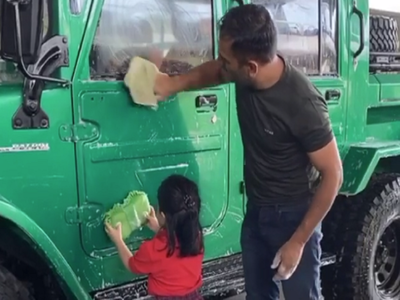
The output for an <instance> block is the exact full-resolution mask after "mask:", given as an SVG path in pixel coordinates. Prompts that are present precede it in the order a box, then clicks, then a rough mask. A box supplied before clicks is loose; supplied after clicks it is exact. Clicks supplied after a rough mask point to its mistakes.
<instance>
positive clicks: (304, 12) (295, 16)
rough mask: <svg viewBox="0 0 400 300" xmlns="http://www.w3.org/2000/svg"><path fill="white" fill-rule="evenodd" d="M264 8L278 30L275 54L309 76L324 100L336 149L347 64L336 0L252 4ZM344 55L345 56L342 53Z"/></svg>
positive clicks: (341, 135) (341, 131)
mask: <svg viewBox="0 0 400 300" xmlns="http://www.w3.org/2000/svg"><path fill="white" fill-rule="evenodd" d="M252 2H253V3H257V4H262V5H265V6H266V8H267V9H268V10H269V11H270V13H271V15H272V17H273V19H274V21H275V24H276V27H277V29H278V51H280V52H281V53H282V54H283V56H284V57H285V58H286V59H287V60H288V61H289V62H290V63H291V64H293V65H294V66H296V67H297V68H299V69H300V70H302V71H303V72H304V73H305V74H307V75H308V76H309V78H310V79H311V81H312V82H313V83H314V84H315V85H316V86H317V88H318V89H319V91H320V92H321V94H322V95H323V97H325V99H326V101H327V103H328V107H329V114H330V117H331V121H332V129H333V132H334V134H335V136H336V140H337V143H338V145H339V147H341V145H343V143H344V138H345V133H344V129H345V127H346V126H345V120H346V118H345V117H344V116H345V113H346V103H345V100H346V96H347V85H346V84H345V82H346V79H347V77H348V60H347V59H341V60H340V62H339V55H338V52H339V51H340V49H344V46H345V36H344V35H342V36H341V37H340V38H341V39H343V43H339V40H338V34H337V32H338V30H339V28H341V27H342V24H339V22H338V19H337V18H338V13H337V12H338V1H337V0H323V1H320V0H292V1H272V2H271V1H269V0H252ZM340 5H342V4H340ZM344 53H346V52H344Z"/></svg>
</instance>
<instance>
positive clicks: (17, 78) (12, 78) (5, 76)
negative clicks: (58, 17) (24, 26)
mask: <svg viewBox="0 0 400 300" xmlns="http://www.w3.org/2000/svg"><path fill="white" fill-rule="evenodd" d="M0 16H1V11H0ZM49 20H50V19H49V7H48V5H47V1H45V2H44V12H43V37H44V38H46V37H47V36H48V35H49V34H50V32H49V23H50V21H49ZM22 80H23V76H22V75H21V73H20V72H19V71H18V69H17V67H16V66H15V64H13V63H11V62H7V61H4V60H2V59H1V58H0V84H2V83H19V82H22Z"/></svg>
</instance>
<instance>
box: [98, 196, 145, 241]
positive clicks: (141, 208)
mask: <svg viewBox="0 0 400 300" xmlns="http://www.w3.org/2000/svg"><path fill="white" fill-rule="evenodd" d="M149 212H150V202H149V198H148V197H147V194H146V193H144V192H140V191H132V192H130V193H129V194H128V196H127V197H126V198H125V200H124V202H123V203H122V204H121V203H117V204H115V205H114V207H113V208H111V209H110V210H109V211H108V212H107V213H106V214H105V222H106V223H109V224H111V225H112V226H114V227H115V226H116V225H117V223H121V225H122V238H123V239H124V240H125V239H127V238H128V237H129V236H130V235H131V234H132V232H133V231H135V230H137V229H138V228H140V227H142V226H143V225H144V224H145V223H146V221H147V215H148V213H149Z"/></svg>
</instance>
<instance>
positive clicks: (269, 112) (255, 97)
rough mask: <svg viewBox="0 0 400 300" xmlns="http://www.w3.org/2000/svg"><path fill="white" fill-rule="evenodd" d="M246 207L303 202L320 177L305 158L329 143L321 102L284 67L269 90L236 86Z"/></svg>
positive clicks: (301, 78) (293, 71)
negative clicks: (247, 205)
mask: <svg viewBox="0 0 400 300" xmlns="http://www.w3.org/2000/svg"><path fill="white" fill-rule="evenodd" d="M236 104H237V113H238V119H239V125H240V130H241V134H242V140H243V147H244V161H245V166H244V179H245V185H246V193H247V196H248V199H249V202H251V203H253V204H256V205H260V206H268V205H274V204H281V205H292V204H299V203H301V202H307V201H309V200H310V198H311V196H312V195H313V193H314V191H315V188H316V186H317V185H318V184H319V179H320V175H319V173H318V171H317V170H316V169H315V168H314V167H313V166H312V164H311V162H310V159H309V157H308V156H307V153H309V152H314V151H316V150H319V149H321V148H323V147H324V146H326V145H327V144H328V143H329V142H331V141H332V139H333V134H332V128H331V123H330V120H329V115H328V109H327V105H326V101H325V99H324V98H323V97H322V96H321V94H320V92H319V91H318V90H317V89H316V87H315V86H314V85H313V84H312V83H311V82H310V81H309V79H308V78H307V77H306V76H305V75H304V74H303V73H302V72H301V71H299V70H298V69H296V68H295V67H293V66H291V65H290V64H289V63H287V62H285V70H284V73H283V75H282V77H281V79H280V80H279V81H278V82H277V83H276V84H275V85H274V86H272V87H271V88H268V89H265V90H254V89H251V88H245V87H241V86H237V87H236Z"/></svg>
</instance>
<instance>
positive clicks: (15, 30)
mask: <svg viewBox="0 0 400 300" xmlns="http://www.w3.org/2000/svg"><path fill="white" fill-rule="evenodd" d="M43 4H44V2H43V0H1V1H0V12H1V16H0V18H1V19H0V20H1V21H0V22H1V23H0V25H1V31H0V32H1V36H0V38H1V46H0V56H1V58H3V59H4V60H8V61H11V62H14V63H17V64H19V65H31V64H34V63H35V62H36V61H37V60H38V57H39V54H40V48H41V44H42V36H43Z"/></svg>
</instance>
